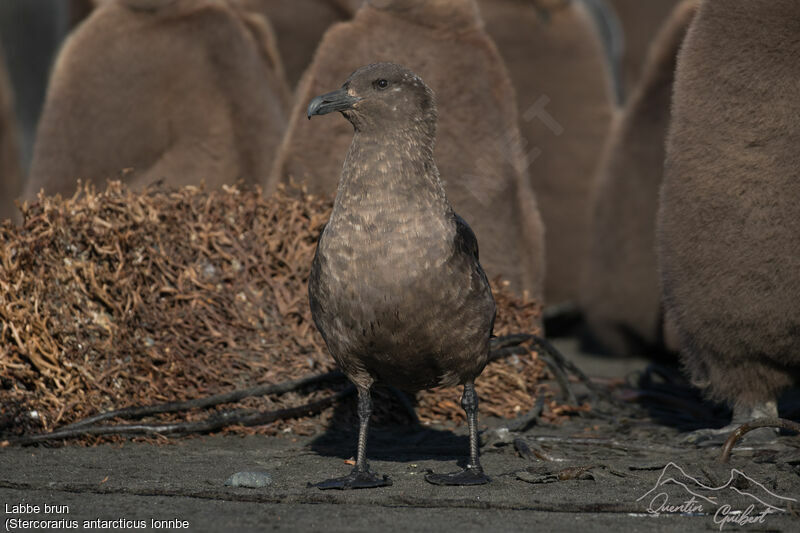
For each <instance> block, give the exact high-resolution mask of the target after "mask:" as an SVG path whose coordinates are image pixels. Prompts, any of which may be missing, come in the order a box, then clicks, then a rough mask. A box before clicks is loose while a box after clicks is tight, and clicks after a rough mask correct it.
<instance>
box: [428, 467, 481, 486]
mask: <svg viewBox="0 0 800 533" xmlns="http://www.w3.org/2000/svg"><path fill="white" fill-rule="evenodd" d="M425 481H427V482H428V483H432V484H434V485H456V486H465V485H485V484H486V483H489V482H490V481H491V479H489V476H487V475H486V474H484V473H483V468H481V467H480V466H468V467H467V468H465V469H464V470H462V471H461V472H453V473H451V474H434V473H433V472H431V471H430V470H429V471H428V473H427V474H425Z"/></svg>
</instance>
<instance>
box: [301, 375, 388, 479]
mask: <svg viewBox="0 0 800 533" xmlns="http://www.w3.org/2000/svg"><path fill="white" fill-rule="evenodd" d="M371 415H372V396H371V395H370V392H369V389H368V388H361V387H359V388H358V421H359V426H358V455H357V457H356V466H355V468H353V471H352V472H350V474H349V475H347V476H344V477H339V478H334V479H326V480H325V481H322V482H320V483H317V484H314V485H311V484H309V487H317V488H319V489H322V490H326V489H339V490H347V489H372V488H376V487H388V486H389V485H391V484H392V480H391V479H390V478H389V477H388V476H379V475H378V474H373V473H372V472H370V471H369V465H368V464H367V433H368V431H369V418H370V416H371Z"/></svg>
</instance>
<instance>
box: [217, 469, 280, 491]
mask: <svg viewBox="0 0 800 533" xmlns="http://www.w3.org/2000/svg"><path fill="white" fill-rule="evenodd" d="M270 483H272V476H270V475H269V474H268V473H266V472H236V473H235V474H234V475H232V476H231V477H229V478H228V480H227V481H226V482H225V486H226V487H246V488H248V489H259V488H261V487H266V486H267V485H269V484H270Z"/></svg>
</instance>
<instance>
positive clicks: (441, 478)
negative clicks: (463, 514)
mask: <svg viewBox="0 0 800 533" xmlns="http://www.w3.org/2000/svg"><path fill="white" fill-rule="evenodd" d="M461 407H463V408H464V412H466V414H467V424H468V425H469V463H468V464H467V467H466V468H465V469H464V470H462V471H461V472H453V473H451V474H434V473H433V472H429V473H428V474H427V475H426V476H425V480H426V481H428V482H429V483H433V484H434V485H483V484H484V483H489V481H491V480H490V479H489V477H488V476H487V475H486V474H484V473H483V468H482V467H481V463H480V460H479V459H478V394H477V393H476V392H475V385H474V384H473V383H465V384H464V393H463V394H462V395H461Z"/></svg>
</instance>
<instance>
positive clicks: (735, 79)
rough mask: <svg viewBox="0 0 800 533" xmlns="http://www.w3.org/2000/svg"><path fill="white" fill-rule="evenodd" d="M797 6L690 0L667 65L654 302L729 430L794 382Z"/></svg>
mask: <svg viewBox="0 0 800 533" xmlns="http://www.w3.org/2000/svg"><path fill="white" fill-rule="evenodd" d="M798 20H800V2H797V1H796V0H747V1H739V2H720V1H716V0H714V1H708V0H705V1H703V2H702V4H701V6H700V8H699V10H698V13H697V15H696V17H695V20H694V22H693V24H692V26H691V28H690V30H689V33H688V35H687V37H686V40H685V41H684V45H683V48H682V51H681V54H680V56H679V59H678V69H677V74H676V77H675V92H674V97H673V118H672V123H671V126H670V132H669V137H668V141H667V158H666V167H665V175H664V183H663V186H662V189H661V205H660V209H659V216H658V233H657V244H658V259H659V265H660V269H661V282H662V288H663V296H664V305H665V312H666V314H667V318H668V319H669V320H671V321H672V322H673V323H674V325H675V327H676V329H677V333H678V336H679V340H680V349H681V356H682V359H683V362H684V363H685V366H686V368H687V369H688V371H689V373H690V374H691V377H692V380H693V381H694V382H695V383H696V384H697V385H699V386H701V387H703V388H704V389H705V390H706V391H707V393H708V395H709V396H710V397H711V398H712V399H715V400H720V401H725V402H728V403H729V404H730V405H731V406H732V407H733V421H734V424H738V423H739V422H743V421H747V420H749V419H751V418H754V417H759V416H766V415H769V416H776V415H777V407H776V398H777V396H778V395H779V394H780V393H781V391H783V390H784V389H786V388H787V387H789V386H791V385H792V384H793V383H796V380H797V378H798V375H800V253H798V251H800V203H798V198H800V151H798V140H800V120H798V117H800V83H798V80H800V62H799V61H798V57H800V25H798Z"/></svg>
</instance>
